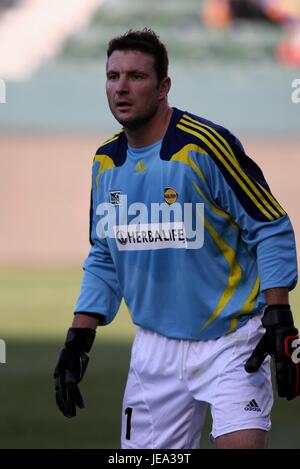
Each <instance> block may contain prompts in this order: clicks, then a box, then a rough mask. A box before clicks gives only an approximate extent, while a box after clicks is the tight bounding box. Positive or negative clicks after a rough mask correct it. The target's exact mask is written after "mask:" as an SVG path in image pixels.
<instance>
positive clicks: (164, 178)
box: [75, 108, 297, 340]
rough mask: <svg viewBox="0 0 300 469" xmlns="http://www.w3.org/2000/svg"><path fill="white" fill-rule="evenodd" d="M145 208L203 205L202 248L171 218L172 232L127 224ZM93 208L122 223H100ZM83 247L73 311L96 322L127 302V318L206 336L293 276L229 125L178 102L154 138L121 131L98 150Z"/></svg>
mask: <svg viewBox="0 0 300 469" xmlns="http://www.w3.org/2000/svg"><path fill="white" fill-rule="evenodd" d="M105 204H106V205H105ZM133 204H135V205H133ZM141 204H143V205H141ZM153 204H154V205H155V204H164V205H165V206H166V207H169V208H172V206H173V205H174V206H175V204H177V206H181V207H184V205H185V204H187V205H188V206H190V207H192V208H196V207H200V208H201V207H202V208H203V207H204V209H203V212H201V210H200V209H199V213H198V215H197V214H196V215H195V217H196V218H195V219H197V216H199V218H200V219H201V220H202V226H203V225H204V229H203V231H204V242H203V244H202V245H201V246H200V245H199V246H198V247H197V248H195V247H194V246H193V247H192V248H191V247H190V246H189V245H188V244H187V242H186V237H187V235H186V232H185V228H184V223H181V222H182V220H180V214H179V215H176V216H175V215H174V219H173V222H174V223H173V225H171V227H173V229H168V228H167V225H164V224H163V220H161V219H159V220H158V221H157V220H156V221H155V222H154V221H153V220H152V219H150V220H149V224H148V225H147V224H142V225H140V228H139V230H138V229H137V226H136V227H135V228H133V227H134V226H135V225H134V224H133V225H132V226H133V227H132V226H131V223H132V222H133V219H134V218H135V217H136V215H137V214H138V213H139V212H140V211H141V210H142V209H141V207H145V208H146V211H147V209H148V213H151V207H153ZM197 204H198V205H197ZM201 204H203V205H201ZM160 206H161V207H162V205H160ZM101 207H106V208H107V212H105V213H108V212H110V213H111V214H114V213H115V214H116V217H117V215H120V210H122V209H124V210H123V212H124V213H127V215H126V216H127V218H126V217H125V218H124V216H123V218H122V219H118V218H115V219H114V218H113V217H112V219H108V218H106V222H107V223H106V224H105V223H104V222H103V220H104V219H105V217H104V212H103V210H102V209H101ZM126 207H129V208H130V209H129V210H127V212H126V210H125V208H126ZM124 213H123V215H124ZM182 213H183V212H182ZM108 220H109V221H108ZM100 221H101V223H100ZM109 224H110V225H111V226H110V227H109V228H110V233H111V234H110V236H107V237H101V236H104V234H103V233H104V231H103V229H104V225H105V229H106V230H107V229H108V225H109ZM100 227H102V231H101V229H100ZM90 242H91V249H90V252H89V255H88V257H87V259H86V260H85V262H84V275H83V280H82V285H81V291H80V295H79V298H78V301H77V305H76V308H75V312H85V313H94V314H99V315H101V316H100V318H101V324H102V325H105V324H109V323H110V322H111V321H112V320H113V319H114V317H115V315H116V314H117V311H118V308H119V305H120V301H121V299H122V297H124V300H125V302H126V305H127V306H128V309H129V311H130V314H131V317H132V321H133V322H134V323H135V324H136V325H139V326H142V327H144V328H147V329H151V330H152V331H155V332H158V333H159V334H162V335H164V336H167V337H170V338H177V339H190V340H208V339H215V338H217V337H220V336H223V335H225V334H227V333H230V332H232V331H234V330H236V329H237V328H239V327H241V326H242V325H244V324H245V323H246V322H247V321H248V319H249V318H250V317H252V316H253V315H257V314H260V313H261V311H262V309H263V308H264V306H265V303H266V300H265V294H264V290H266V289H269V288H276V287H288V288H289V289H292V288H294V287H295V285H296V282H297V259H296V248H295V239H294V233H293V228H292V226H291V223H290V220H289V217H288V215H287V214H286V213H285V211H284V210H283V209H282V208H281V206H280V205H279V203H278V202H277V201H276V200H275V198H274V197H273V196H272V194H271V192H270V189H269V187H268V185H267V183H266V181H265V179H264V176H263V174H262V172H261V170H260V169H259V167H258V166H257V165H256V164H255V163H254V162H253V161H252V160H251V159H250V158H249V157H248V156H247V155H246V154H245V152H244V150H243V148H242V146H241V144H240V142H239V141H238V140H237V139H236V138H235V137H234V136H233V135H232V134H231V133H230V132H229V131H228V130H226V129H224V128H223V127H221V126H218V125H216V124H214V123H212V122H209V121H207V120H205V119H203V118H200V117H198V116H195V115H192V114H189V113H187V112H183V111H180V110H178V109H176V108H174V109H173V115H172V118H171V121H170V124H169V127H168V130H167V132H166V134H165V137H164V139H163V140H162V141H161V142H157V143H155V144H154V145H151V146H148V147H145V148H139V149H134V148H130V147H129V148H128V144H127V139H126V135H125V133H124V132H123V131H121V132H120V133H119V134H117V135H115V136H114V137H112V138H111V139H109V140H107V141H106V142H105V143H104V144H103V145H102V146H101V147H100V148H99V149H98V150H97V152H96V155H95V158H94V163H93V174H92V197H91V209H90Z"/></svg>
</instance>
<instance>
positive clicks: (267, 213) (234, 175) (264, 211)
mask: <svg viewBox="0 0 300 469" xmlns="http://www.w3.org/2000/svg"><path fill="white" fill-rule="evenodd" d="M177 127H178V128H179V129H181V130H183V131H184V132H187V133H190V134H191V135H195V136H196V137H198V138H199V139H200V140H202V141H203V142H204V143H205V144H206V145H207V146H208V147H209V148H210V149H211V150H212V151H213V152H214V154H215V155H216V157H217V158H218V159H219V160H220V161H221V162H222V164H223V165H224V166H225V168H226V169H227V171H228V172H229V173H230V174H231V175H232V176H233V177H234V179H235V180H236V181H237V182H238V183H239V185H240V186H241V187H242V188H243V189H244V191H245V193H246V194H247V195H248V197H249V198H250V199H251V200H252V202H253V203H254V204H255V205H256V206H257V207H258V208H259V209H260V211H261V212H262V213H263V214H264V215H265V216H266V217H267V218H268V220H270V221H272V220H274V216H273V215H271V214H270V213H269V212H268V211H267V209H266V208H265V207H264V206H263V205H262V203H261V202H260V200H259V199H257V197H256V196H255V195H254V194H252V192H250V190H249V188H248V187H247V186H246V185H245V183H244V182H243V181H242V179H241V178H240V177H239V175H238V174H236V172H235V171H234V169H233V168H232V167H231V166H230V165H229V164H228V163H227V161H226V160H225V159H224V157H223V156H222V155H221V153H220V152H219V150H218V149H217V148H216V147H214V145H213V144H212V143H211V142H210V141H209V140H207V138H206V137H204V136H203V135H201V134H200V133H199V132H196V131H195V130H192V129H189V128H188V127H185V126H183V125H181V124H177ZM239 172H240V173H241V175H242V176H244V179H246V180H248V181H249V182H250V183H251V184H252V182H251V181H250V179H249V178H248V176H246V174H245V173H244V172H243V170H242V169H241V168H240V167H239ZM252 185H253V184H252ZM254 187H255V186H254ZM256 192H257V191H256ZM258 196H259V198H261V194H260V193H258ZM272 211H273V209H272ZM275 213H276V212H275ZM276 218H279V215H277V214H276Z"/></svg>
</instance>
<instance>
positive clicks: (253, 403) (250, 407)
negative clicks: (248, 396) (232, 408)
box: [244, 399, 261, 412]
mask: <svg viewBox="0 0 300 469" xmlns="http://www.w3.org/2000/svg"><path fill="white" fill-rule="evenodd" d="M244 410H250V411H254V412H261V408H260V407H259V405H258V404H257V402H256V400H255V399H252V401H250V402H249V403H248V404H247V405H246V407H244Z"/></svg>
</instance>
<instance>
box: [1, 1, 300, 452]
mask: <svg viewBox="0 0 300 469" xmlns="http://www.w3.org/2000/svg"><path fill="white" fill-rule="evenodd" d="M224 1H225V0H224ZM212 3H216V2H212V0H211V3H210V4H209V2H206V5H204V3H203V2H202V1H200V0H189V1H183V0H163V1H161V0H159V1H158V0H152V2H151V3H149V2H147V1H146V0H107V1H101V0H84V1H81V0H65V1H64V2H59V1H56V0H51V1H50V0H43V1H39V0H1V1H0V57H1V61H0V78H1V79H3V80H5V84H6V103H5V104H0V164H1V171H0V216H1V230H0V262H1V268H0V298H1V300H0V301H1V316H0V338H1V339H4V340H5V341H6V344H7V363H6V364H5V365H3V364H0V448H118V447H119V446H120V443H119V431H120V414H121V400H122V393H123V388H124V385H125V380H126V373H127V366H128V361H129V355H130V343H131V339H132V337H133V334H134V327H133V326H132V325H131V324H130V321H129V315H128V312H127V311H126V310H125V308H123V307H121V310H120V312H119V315H118V317H117V319H116V320H115V322H114V323H113V324H112V325H110V326H108V327H107V328H106V329H105V330H101V331H100V330H99V332H98V337H97V341H96V345H95V347H94V349H93V351H92V353H91V361H90V366H89V370H88V373H87V376H86V378H85V380H84V383H83V384H82V386H81V387H82V392H83V394H84V397H85V402H86V409H85V410H84V411H81V412H80V415H79V416H78V417H77V418H76V419H73V420H67V419H65V418H64V417H63V416H62V415H60V414H59V412H58V410H57V409H56V406H55V402H54V391H53V382H52V371H53V366H54V363H55V360H56V356H57V352H58V349H59V347H60V346H61V345H62V341H63V339H64V336H65V333H66V330H67V328H68V327H69V324H70V321H71V319H72V310H73V307H74V303H75V301H76V298H77V295H78V291H79V285H80V279H81V264H82V261H83V259H84V257H85V255H86V253H87V250H88V209H89V190H90V167H91V162H92V158H93V154H94V151H95V149H96V148H97V146H99V144H100V143H101V141H103V140H104V139H105V138H106V137H107V136H109V135H110V134H111V133H112V132H114V131H115V130H116V129H118V125H116V123H115V122H114V121H113V119H112V117H111V116H110V113H109V110H108V107H107V105H106V98H105V91H104V82H105V73H104V67H105V49H106V43H107V41H108V40H109V39H110V38H111V37H112V36H113V35H115V34H120V33H123V32H125V31H126V30H127V29H129V28H140V27H144V26H148V27H152V28H153V29H154V30H155V31H156V32H157V33H158V34H159V35H160V37H161V39H162V40H163V41H164V42H165V43H166V44H167V46H168V49H169V55H170V62H171V66H170V75H171V77H172V81H173V88H172V92H171V96H170V102H171V104H172V105H174V106H177V107H181V108H185V109H187V110H189V111H192V112H195V113H198V114H200V115H203V116H205V117H207V118H210V119H212V120H215V121H217V122H219V123H221V124H222V123H223V124H224V125H225V126H226V127H228V128H230V129H231V130H232V131H233V132H234V133H237V134H238V135H239V136H240V138H241V140H242V142H243V143H244V146H245V148H246V150H247V152H248V154H249V155H250V156H252V157H253V158H254V159H255V160H256V161H257V162H258V163H259V164H260V165H261V167H262V169H263V170H264V172H265V174H266V176H267V180H268V181H269V183H270V185H271V188H272V190H273V193H274V195H275V196H276V197H277V198H278V199H279V200H280V202H281V203H282V204H283V206H284V207H285V208H286V210H287V211H288V213H289V214H290V217H291V219H292V222H293V224H294V227H295V231H296V237H297V240H298V241H299V236H300V226H299V223H300V222H299V217H298V206H297V205H298V197H299V170H300V162H299V148H300V135H299V129H300V104H298V105H296V104H293V103H292V101H291V93H292V87H291V84H292V81H293V80H294V79H296V78H300V69H299V64H298V61H297V60H298V59H297V53H296V54H294V55H293V56H292V59H291V57H289V60H282V56H281V55H280V54H278V50H279V48H280V47H279V46H280V45H281V41H284V40H285V35H286V34H287V32H286V31H287V30H285V29H284V28H285V26H284V25H282V24H281V23H280V22H272V21H270V22H269V21H256V20H255V21H254V20H253V19H252V20H249V19H247V18H242V19H240V20H234V21H232V20H228V18H227V20H226V21H221V22H220V24H218V25H214V24H210V21H209V16H207V17H205V15H204V10H203V8H204V6H206V7H207V6H208V7H209V6H211V5H212ZM219 3H220V2H219ZM235 3H236V2H235ZM240 3H241V4H243V2H240ZM274 3H276V2H274ZM282 3H287V4H289V5H290V4H291V3H292V4H293V2H282ZM299 3H300V2H294V5H296V4H297V5H298V7H299ZM213 18H214V19H215V18H216V17H215V16H213ZM289 24H290V23H289ZM287 28H289V25H288V26H287ZM289 31H290V30H288V32H289ZM2 100H3V99H2ZM0 101H1V100H0ZM298 244H299V243H298ZM291 303H292V306H293V309H294V312H295V316H296V318H297V319H296V320H297V323H298V326H300V293H299V289H298V290H296V291H295V292H293V293H292V295H291ZM299 411H300V399H299V398H298V400H296V401H293V402H289V403H287V402H285V401H279V400H276V403H275V408H274V413H273V429H272V432H271V436H270V447H272V448H299V447H300V439H299V432H298V415H300V414H299ZM209 426H210V420H209V417H208V419H207V424H206V431H205V433H206V434H205V435H204V437H203V440H202V445H203V447H205V448H209V447H211V446H210V443H209V439H208V430H209Z"/></svg>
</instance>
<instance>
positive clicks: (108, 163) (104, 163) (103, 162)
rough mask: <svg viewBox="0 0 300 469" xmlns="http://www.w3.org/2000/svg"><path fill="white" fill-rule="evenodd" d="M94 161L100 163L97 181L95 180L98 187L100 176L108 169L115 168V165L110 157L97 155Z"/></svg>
mask: <svg viewBox="0 0 300 469" xmlns="http://www.w3.org/2000/svg"><path fill="white" fill-rule="evenodd" d="M94 161H98V162H99V163H100V167H99V169H98V172H97V175H96V179H95V181H96V187H98V184H99V176H100V174H102V173H103V172H104V171H106V170H107V169H112V168H114V167H115V163H114V162H113V160H112V158H111V157H110V156H108V155H96V156H95V158H94Z"/></svg>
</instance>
